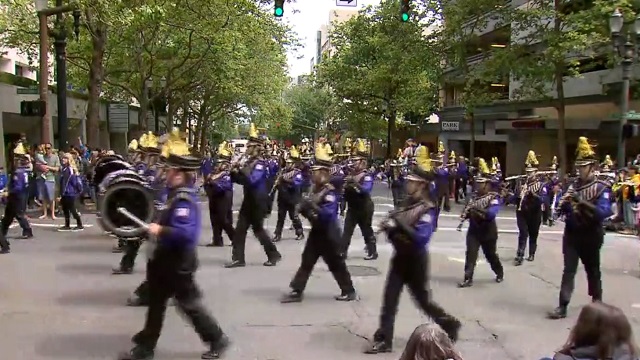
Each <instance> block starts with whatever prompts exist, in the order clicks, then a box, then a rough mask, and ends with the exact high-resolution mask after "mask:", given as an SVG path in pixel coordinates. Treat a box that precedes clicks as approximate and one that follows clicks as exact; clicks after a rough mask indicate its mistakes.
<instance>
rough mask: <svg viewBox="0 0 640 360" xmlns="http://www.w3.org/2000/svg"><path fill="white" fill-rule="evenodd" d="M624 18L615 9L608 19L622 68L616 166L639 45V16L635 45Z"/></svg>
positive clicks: (622, 156)
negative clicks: (632, 70)
mask: <svg viewBox="0 0 640 360" xmlns="http://www.w3.org/2000/svg"><path fill="white" fill-rule="evenodd" d="M623 28H624V16H623V15H622V12H620V9H616V10H615V11H614V12H613V14H611V17H610V18H609V30H611V39H612V41H613V46H614V48H615V49H616V52H617V53H618V56H620V58H621V60H620V65H621V66H622V99H621V102H620V124H619V125H620V126H619V129H618V165H621V166H624V164H626V160H625V157H626V155H625V150H626V148H625V138H624V136H623V128H624V125H625V124H626V123H627V117H628V114H627V113H628V112H629V92H630V91H629V84H630V81H631V68H632V66H633V63H634V62H635V61H637V60H638V56H639V54H638V48H637V45H638V44H640V15H639V16H638V17H636V19H635V22H634V25H633V30H634V34H633V35H634V36H635V44H634V43H633V42H632V40H633V36H632V34H631V33H630V32H629V31H627V32H626V33H625V32H623Z"/></svg>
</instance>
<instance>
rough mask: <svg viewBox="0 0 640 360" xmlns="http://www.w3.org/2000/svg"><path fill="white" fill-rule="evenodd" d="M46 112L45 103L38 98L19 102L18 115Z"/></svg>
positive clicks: (37, 114) (34, 114)
mask: <svg viewBox="0 0 640 360" xmlns="http://www.w3.org/2000/svg"><path fill="white" fill-rule="evenodd" d="M46 112H47V103H46V102H44V101H40V100H33V101H22V102H21V103H20V115H22V116H44V114H46Z"/></svg>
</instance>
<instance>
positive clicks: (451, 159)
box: [448, 150, 456, 166]
mask: <svg viewBox="0 0 640 360" xmlns="http://www.w3.org/2000/svg"><path fill="white" fill-rule="evenodd" d="M455 164H456V152H455V151H453V150H451V152H449V160H448V165H452V166H453V165H455Z"/></svg>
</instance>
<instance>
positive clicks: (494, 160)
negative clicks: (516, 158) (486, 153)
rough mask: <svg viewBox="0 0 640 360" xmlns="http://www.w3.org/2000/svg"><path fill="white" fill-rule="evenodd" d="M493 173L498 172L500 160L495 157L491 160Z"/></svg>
mask: <svg viewBox="0 0 640 360" xmlns="http://www.w3.org/2000/svg"><path fill="white" fill-rule="evenodd" d="M491 171H492V172H496V171H498V158H497V157H495V156H494V157H492V158H491Z"/></svg>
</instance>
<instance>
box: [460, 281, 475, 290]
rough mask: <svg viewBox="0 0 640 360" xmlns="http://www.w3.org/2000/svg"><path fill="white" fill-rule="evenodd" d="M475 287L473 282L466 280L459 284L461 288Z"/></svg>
mask: <svg viewBox="0 0 640 360" xmlns="http://www.w3.org/2000/svg"><path fill="white" fill-rule="evenodd" d="M472 286H473V280H471V279H464V280H463V281H462V282H461V283H459V284H458V287H459V288H468V287H472Z"/></svg>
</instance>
